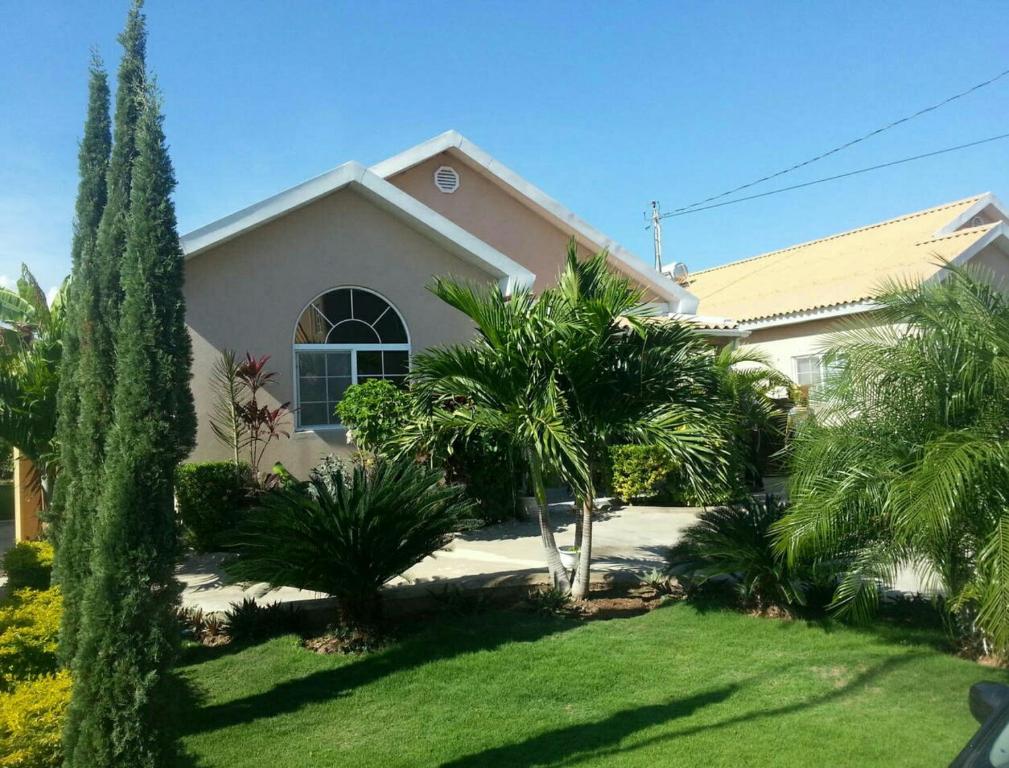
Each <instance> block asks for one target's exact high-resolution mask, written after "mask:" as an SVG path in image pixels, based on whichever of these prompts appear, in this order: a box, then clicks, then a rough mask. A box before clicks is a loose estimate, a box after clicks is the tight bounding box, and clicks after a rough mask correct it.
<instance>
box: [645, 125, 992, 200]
mask: <svg viewBox="0 0 1009 768" xmlns="http://www.w3.org/2000/svg"><path fill="white" fill-rule="evenodd" d="M1002 139H1009V133H1002V134H999V135H998V136H990V137H989V138H987V139H979V140H977V141H971V142H969V143H967V144H958V145H957V146H955V147H946V148H945V149H937V150H935V151H934V152H925V153H923V154H920V155H913V156H911V157H905V158H902V159H900V160H891V161H890V162H888V163H880V164H879V165H870V166H869V167H868V168H859V169H858V170H857V171H848V172H847V173H838V174H836V175H835V176H827V177H825V178H822V179H816V180H815V181H807V182H804V183H802V184H793V185H792V186H790V187H779V188H778V189H772V190H769V191H767V192H759V193H757V194H755V195H747V196H746V197H737V198H734V199H732V200H726V201H725V202H722V203H713V204H711V205H705V206H702V207H699V208H691V209H689V210H685V209H683V208H677V209H676V210H675V211H670V212H669V213H663V214H662V218H663V219H671V218H674V217H676V216H686V215H687V214H689V213H699V212H700V211H710V210H711V209H712V208H721V207H723V206H726V205H735V204H736V203H743V202H746V201H747V200H756V199H757V198H759V197H769V196H770V195H777V194H780V193H782V192H791V191H792V190H793V189H802V188H803V187H812V186H813V185H815V184H823V183H824V182H827V181H836V180H837V179H846V178H848V177H849V176H858V175H859V174H861V173H868V172H869V171H878V170H880V169H881V168H890V167H891V166H894V165H901V164H902V163H910V162H912V161H914V160H922V159H924V158H926V157H935V156H936V155H945V154H946V153H947V152H956V151H958V150H961V149H969V148H970V147H976V146H978V145H980V144H988V143H990V142H993V141H1000V140H1002Z"/></svg>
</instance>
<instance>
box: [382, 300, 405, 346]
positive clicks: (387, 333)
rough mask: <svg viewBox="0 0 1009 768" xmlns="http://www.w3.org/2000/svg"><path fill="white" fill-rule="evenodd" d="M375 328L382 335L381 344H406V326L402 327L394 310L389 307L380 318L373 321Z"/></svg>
mask: <svg viewBox="0 0 1009 768" xmlns="http://www.w3.org/2000/svg"><path fill="white" fill-rule="evenodd" d="M375 330H376V331H378V335H379V336H381V337H382V343H383V344H406V328H404V327H403V323H402V321H400V319H399V315H398V314H396V310H394V309H392V308H391V307H390V308H389V311H388V312H386V313H385V314H384V315H382V318H381V319H380V320H379V321H378V322H377V323H375Z"/></svg>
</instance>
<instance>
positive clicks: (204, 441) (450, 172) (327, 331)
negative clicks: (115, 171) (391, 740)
mask: <svg viewBox="0 0 1009 768" xmlns="http://www.w3.org/2000/svg"><path fill="white" fill-rule="evenodd" d="M571 238H574V240H575V241H576V243H577V246H578V249H579V251H581V252H582V253H583V254H585V255H588V254H591V253H594V252H596V251H599V250H602V249H607V250H608V251H609V252H610V255H611V265H612V267H613V268H614V269H615V270H617V271H618V272H620V273H622V274H624V275H626V276H627V277H628V278H629V279H631V280H632V281H634V282H635V283H636V284H637V285H639V286H640V287H641V288H642V289H643V290H644V291H645V292H646V295H647V296H648V299H649V301H651V302H654V304H655V305H656V306H657V308H658V310H659V311H660V312H662V313H664V314H671V315H676V316H678V317H686V318H690V319H693V320H695V321H696V320H698V316H697V314H696V313H697V308H698V302H697V298H696V297H695V296H694V295H693V294H692V293H691V292H690V291H689V290H687V289H686V288H684V287H683V286H681V285H679V284H678V283H677V282H675V281H674V280H672V279H669V278H667V277H666V276H665V275H663V274H661V273H658V272H656V271H654V270H652V269H650V268H649V267H648V266H647V265H646V264H645V262H644V261H642V260H640V259H639V258H637V257H636V256H634V255H633V254H631V253H629V252H628V251H627V250H626V249H625V248H623V247H622V246H621V245H620V244H619V243H616V242H614V241H613V240H611V239H610V238H608V237H607V236H606V235H604V234H603V233H601V232H599V231H598V230H597V229H595V228H594V227H592V226H591V225H590V224H588V223H586V222H585V221H583V220H582V219H580V218H579V217H577V216H576V215H575V214H574V213H572V212H571V211H569V210H568V209H567V208H565V207H564V206H563V205H561V204H560V203H558V202H557V201H556V200H554V199H553V198H551V197H549V196H548V195H547V194H545V193H544V192H542V191H541V190H539V189H537V188H536V187H535V186H533V185H532V184H531V183H530V182H528V181H526V180H525V179H523V178H522V177H520V176H519V175H518V174H516V173H514V172H513V171H511V170H509V169H508V168H506V167H505V166H503V165H502V164H501V163H500V162H499V161H498V160H496V159H495V158H493V157H491V156H490V155H488V154H487V153H486V152H484V151H483V150H482V149H480V148H479V147H477V146H475V145H474V144H472V143H471V142H470V141H468V140H467V139H465V138H464V137H462V136H461V135H459V134H458V133H456V132H454V131H450V132H448V133H445V134H442V135H441V136H438V137H436V138H434V139H432V140H430V141H427V142H424V143H422V144H420V145H418V146H416V147H413V148H412V149H409V150H407V151H405V152H403V153H401V154H398V155H396V156H394V157H391V158H389V159H387V160H385V161H383V162H381V163H378V164H377V165H375V166H372V167H371V168H366V167H364V166H362V165H360V164H358V163H347V164H345V165H342V166H340V167H338V168H336V169H335V170H332V171H330V172H328V173H325V174H323V175H322V176H319V177H317V178H314V179H311V180H309V181H306V182H304V183H303V184H299V185H297V186H296V187H293V188H291V189H288V190H286V191H284V192H281V193H280V194H278V195H275V196H273V197H271V198H268V199H267V200H263V201H262V202H259V203H256V204H255V205H252V206H250V207H248V208H245V209H244V210H241V211H238V212H237V213H234V214H231V215H230V216H226V217H225V218H223V219H221V220H219V221H215V222H213V223H211V224H208V225H207V226H205V227H201V228H200V229H198V230H196V231H194V232H190V233H189V234H187V235H185V236H184V237H183V238H182V243H183V249H184V251H185V254H186V287H185V292H186V305H187V315H186V317H187V323H188V327H189V330H190V334H191V336H192V339H193V355H194V362H193V379H192V389H193V395H194V398H195V401H196V408H197V414H198V416H199V428H198V434H197V447H196V450H195V452H194V453H193V456H192V459H193V460H197V461H202V460H209V459H224V458H227V456H228V452H227V450H226V448H225V447H224V446H223V445H221V444H220V443H219V442H218V441H217V440H216V439H215V437H214V434H213V432H212V430H211V427H210V424H209V418H208V415H209V414H210V412H211V411H212V408H213V400H214V391H213V388H212V385H211V379H212V371H213V366H214V363H215V361H216V360H217V359H218V357H219V355H220V353H221V351H222V350H224V349H232V350H235V351H237V352H238V353H240V354H241V353H244V352H245V351H249V352H251V353H253V354H255V355H270V367H271V368H272V369H273V370H275V371H277V372H278V373H279V376H278V379H277V382H276V384H275V386H274V387H273V388H272V390H271V397H272V398H273V399H274V400H275V401H276V403H284V402H290V403H291V405H292V407H294V408H295V409H296V413H295V416H294V423H293V424H292V425H291V426H292V427H293V433H292V436H291V439H290V440H284V441H281V442H280V443H279V444H274V446H273V447H272V449H271V452H270V453H269V454H268V456H267V462H268V463H267V464H266V466H269V463H272V462H273V461H274V460H277V459H279V460H281V461H283V462H284V464H285V465H286V466H287V468H288V469H289V470H290V471H292V472H293V473H294V474H296V475H300V476H304V475H305V474H306V473H307V471H308V470H309V469H310V468H311V467H313V466H314V465H315V464H316V463H317V462H318V461H319V459H320V458H321V457H322V456H324V455H326V454H328V453H333V452H340V451H342V450H346V445H347V441H346V432H345V430H344V429H343V427H342V426H341V425H340V424H339V423H338V422H337V418H336V416H335V415H334V413H333V409H334V406H335V405H336V403H337V402H338V401H339V399H340V397H341V396H342V393H343V391H344V390H345V389H346V388H347V387H348V386H350V385H351V384H353V383H355V382H359V381H362V380H364V379H367V378H386V379H392V380H397V379H400V378H402V377H403V376H404V375H405V374H406V373H407V371H408V370H409V365H410V356H411V355H413V354H416V353H418V352H420V351H422V350H424V349H427V348H429V347H432V346H436V345H441V344H450V343H455V342H465V341H467V340H468V339H470V338H471V337H472V333H473V329H472V327H471V325H470V322H469V320H468V319H467V318H465V317H464V316H463V315H461V314H460V313H459V312H457V311H456V310H454V309H452V308H451V307H449V306H447V305H446V304H444V303H443V302H441V301H440V300H439V299H437V298H436V297H435V296H434V295H433V294H431V293H430V292H429V291H427V290H425V285H426V284H427V283H428V282H429V281H430V280H431V278H432V277H434V276H436V275H453V276H455V277H458V278H463V279H466V280H471V281H478V282H483V283H487V282H496V283H497V285H498V286H499V287H500V290H502V291H503V292H505V293H506V294H507V293H509V292H511V291H514V290H515V289H516V288H518V287H520V286H531V287H533V288H534V289H535V290H539V289H542V288H544V287H546V286H548V285H550V284H551V282H552V281H553V280H554V279H555V276H556V275H557V274H558V272H559V271H560V268H561V265H562V262H563V259H564V256H565V253H566V250H567V244H568V242H569V241H570V240H571ZM700 325H701V327H704V328H705V329H706V332H707V333H710V335H712V336H715V337H724V336H726V335H728V336H732V335H733V334H737V333H738V332H737V331H735V330H733V329H732V328H728V327H721V326H719V325H718V323H717V322H715V323H708V322H706V321H704V320H703V319H701V320H700Z"/></svg>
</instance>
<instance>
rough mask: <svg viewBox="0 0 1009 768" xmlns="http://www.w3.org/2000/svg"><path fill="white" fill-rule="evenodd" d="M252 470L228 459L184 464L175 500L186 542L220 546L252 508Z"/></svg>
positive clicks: (208, 549)
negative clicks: (250, 506) (237, 465)
mask: <svg viewBox="0 0 1009 768" xmlns="http://www.w3.org/2000/svg"><path fill="white" fill-rule="evenodd" d="M251 487H252V473H251V471H250V469H249V467H248V466H245V465H241V466H240V467H239V468H238V470H237V471H236V470H235V465H234V464H232V463H231V462H229V461H206V462H198V463H191V464H182V465H181V466H179V468H178V470H177V471H176V476H175V500H176V503H177V505H178V512H179V520H180V523H181V525H182V529H183V535H184V537H185V539H186V541H187V543H188V544H189V545H190V546H192V547H193V548H194V549H196V550H198V551H201V552H211V551H214V550H217V549H220V548H221V546H222V545H223V544H224V543H225V542H226V541H227V538H228V536H229V535H230V533H231V532H232V531H233V530H234V529H235V528H236V527H237V525H238V524H239V523H240V522H241V521H242V519H243V517H244V515H245V512H246V510H248V508H249V502H250V489H251Z"/></svg>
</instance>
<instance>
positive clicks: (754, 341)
mask: <svg viewBox="0 0 1009 768" xmlns="http://www.w3.org/2000/svg"><path fill="white" fill-rule="evenodd" d="M1007 222H1009V210H1007V209H1006V208H1005V207H1003V205H1002V204H1001V203H1000V202H999V201H998V199H997V198H996V197H995V196H994V195H992V194H990V193H989V194H983V195H978V196H976V197H971V198H967V199H966V200H958V201H957V202H953V203H946V204H944V205H939V206H936V207H934V208H929V209H927V210H924V211H918V212H916V213H909V214H907V215H905V216H900V217H898V218H895V219H891V220H889V221H884V222H880V223H879V224H872V225H869V226H867V227H861V228H859V229H853V230H851V231H850V232H842V233H840V234H837V235H831V236H830V237H824V238H821V239H819V240H814V241H812V242H808V243H802V244H800V245H795V246H792V247H791V248H784V249H782V250H780V251H774V252H772V253H765V254H762V255H760V256H754V257H752V258H749V259H743V260H742V261H736V262H733V263H731V264H726V265H724V266H720V267H714V268H712V269H705V270H701V271H699V272H693V273H691V274H690V276H689V280H688V281H685V284H686V285H687V287H688V288H689V290H690V292H691V293H693V294H694V295H695V296H696V297H697V298H698V299H699V300H700V306H701V308H702V309H703V311H704V312H705V314H714V315H724V316H726V317H731V318H732V319H733V320H735V326H734V327H735V328H736V329H737V330H738V331H741V332H743V333H745V334H747V335H746V337H745V338H744V339H743V340H742V343H744V344H746V345H748V346H750V347H753V348H756V349H758V350H761V351H763V352H764V353H765V354H766V355H767V356H768V357H769V358H770V360H771V362H772V363H773V365H774V366H775V367H776V368H777V369H778V370H780V371H781V372H782V373H784V374H786V375H787V376H789V377H790V378H792V379H793V380H794V381H795V382H796V383H797V384H799V385H801V386H806V387H809V386H815V385H816V384H818V383H819V382H820V381H822V379H823V377H824V368H823V362H822V357H821V355H820V351H821V348H822V347H823V345H824V343H825V341H826V339H827V337H828V335H829V334H830V333H831V332H832V331H836V330H837V329H838V328H839V326H840V325H841V324H842V323H841V321H842V320H844V321H854V322H864V323H866V324H872V323H873V322H874V320H873V298H874V297H876V296H878V295H879V293H878V292H879V289H880V286H881V284H882V283H883V282H884V281H887V280H894V279H896V280H936V279H941V278H942V269H941V267H940V266H939V263H940V260H942V261H949V262H952V263H953V264H973V265H977V266H980V267H984V268H986V269H987V270H989V271H991V272H993V273H994V274H995V275H997V276H999V277H1002V278H1006V277H1009V228H1007Z"/></svg>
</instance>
